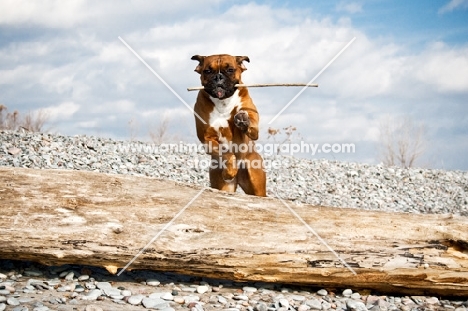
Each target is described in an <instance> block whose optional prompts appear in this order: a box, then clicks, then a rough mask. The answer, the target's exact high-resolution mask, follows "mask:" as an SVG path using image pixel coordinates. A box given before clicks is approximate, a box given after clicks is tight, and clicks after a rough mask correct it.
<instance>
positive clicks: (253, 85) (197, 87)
mask: <svg viewBox="0 0 468 311" xmlns="http://www.w3.org/2000/svg"><path fill="white" fill-rule="evenodd" d="M234 86H235V87H270V86H307V87H318V84H307V83H260V84H236V85H234ZM203 89H204V87H203V86H195V87H188V88H187V91H189V92H190V91H198V90H203Z"/></svg>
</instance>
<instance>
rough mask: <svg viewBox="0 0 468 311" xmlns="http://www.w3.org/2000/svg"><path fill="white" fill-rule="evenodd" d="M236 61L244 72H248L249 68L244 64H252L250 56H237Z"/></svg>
mask: <svg viewBox="0 0 468 311" xmlns="http://www.w3.org/2000/svg"><path fill="white" fill-rule="evenodd" d="M236 61H237V64H238V65H239V66H240V67H241V69H242V71H245V70H247V67H245V66H244V64H243V63H242V62H243V61H246V62H248V63H250V59H249V57H248V56H236Z"/></svg>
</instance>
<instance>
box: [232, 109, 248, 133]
mask: <svg viewBox="0 0 468 311" xmlns="http://www.w3.org/2000/svg"><path fill="white" fill-rule="evenodd" d="M234 124H235V125H236V126H237V127H238V128H240V129H241V130H242V131H243V132H246V131H247V129H248V128H249V125H250V119H249V114H248V113H247V112H246V111H244V110H240V111H239V112H238V113H237V114H236V115H235V116H234Z"/></svg>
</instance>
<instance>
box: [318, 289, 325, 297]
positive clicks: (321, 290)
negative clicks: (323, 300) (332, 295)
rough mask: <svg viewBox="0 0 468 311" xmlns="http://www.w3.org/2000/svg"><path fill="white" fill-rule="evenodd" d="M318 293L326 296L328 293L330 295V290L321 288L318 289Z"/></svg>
mask: <svg viewBox="0 0 468 311" xmlns="http://www.w3.org/2000/svg"><path fill="white" fill-rule="evenodd" d="M317 295H319V296H326V295H328V292H327V290H326V289H320V290H318V291H317Z"/></svg>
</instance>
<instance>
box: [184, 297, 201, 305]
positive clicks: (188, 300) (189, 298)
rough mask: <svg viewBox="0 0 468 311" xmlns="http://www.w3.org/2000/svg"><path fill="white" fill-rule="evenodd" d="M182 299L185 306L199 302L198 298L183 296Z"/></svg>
mask: <svg viewBox="0 0 468 311" xmlns="http://www.w3.org/2000/svg"><path fill="white" fill-rule="evenodd" d="M183 298H184V300H185V303H186V304H189V303H191V302H199V301H200V297H198V296H184V297H183Z"/></svg>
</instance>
